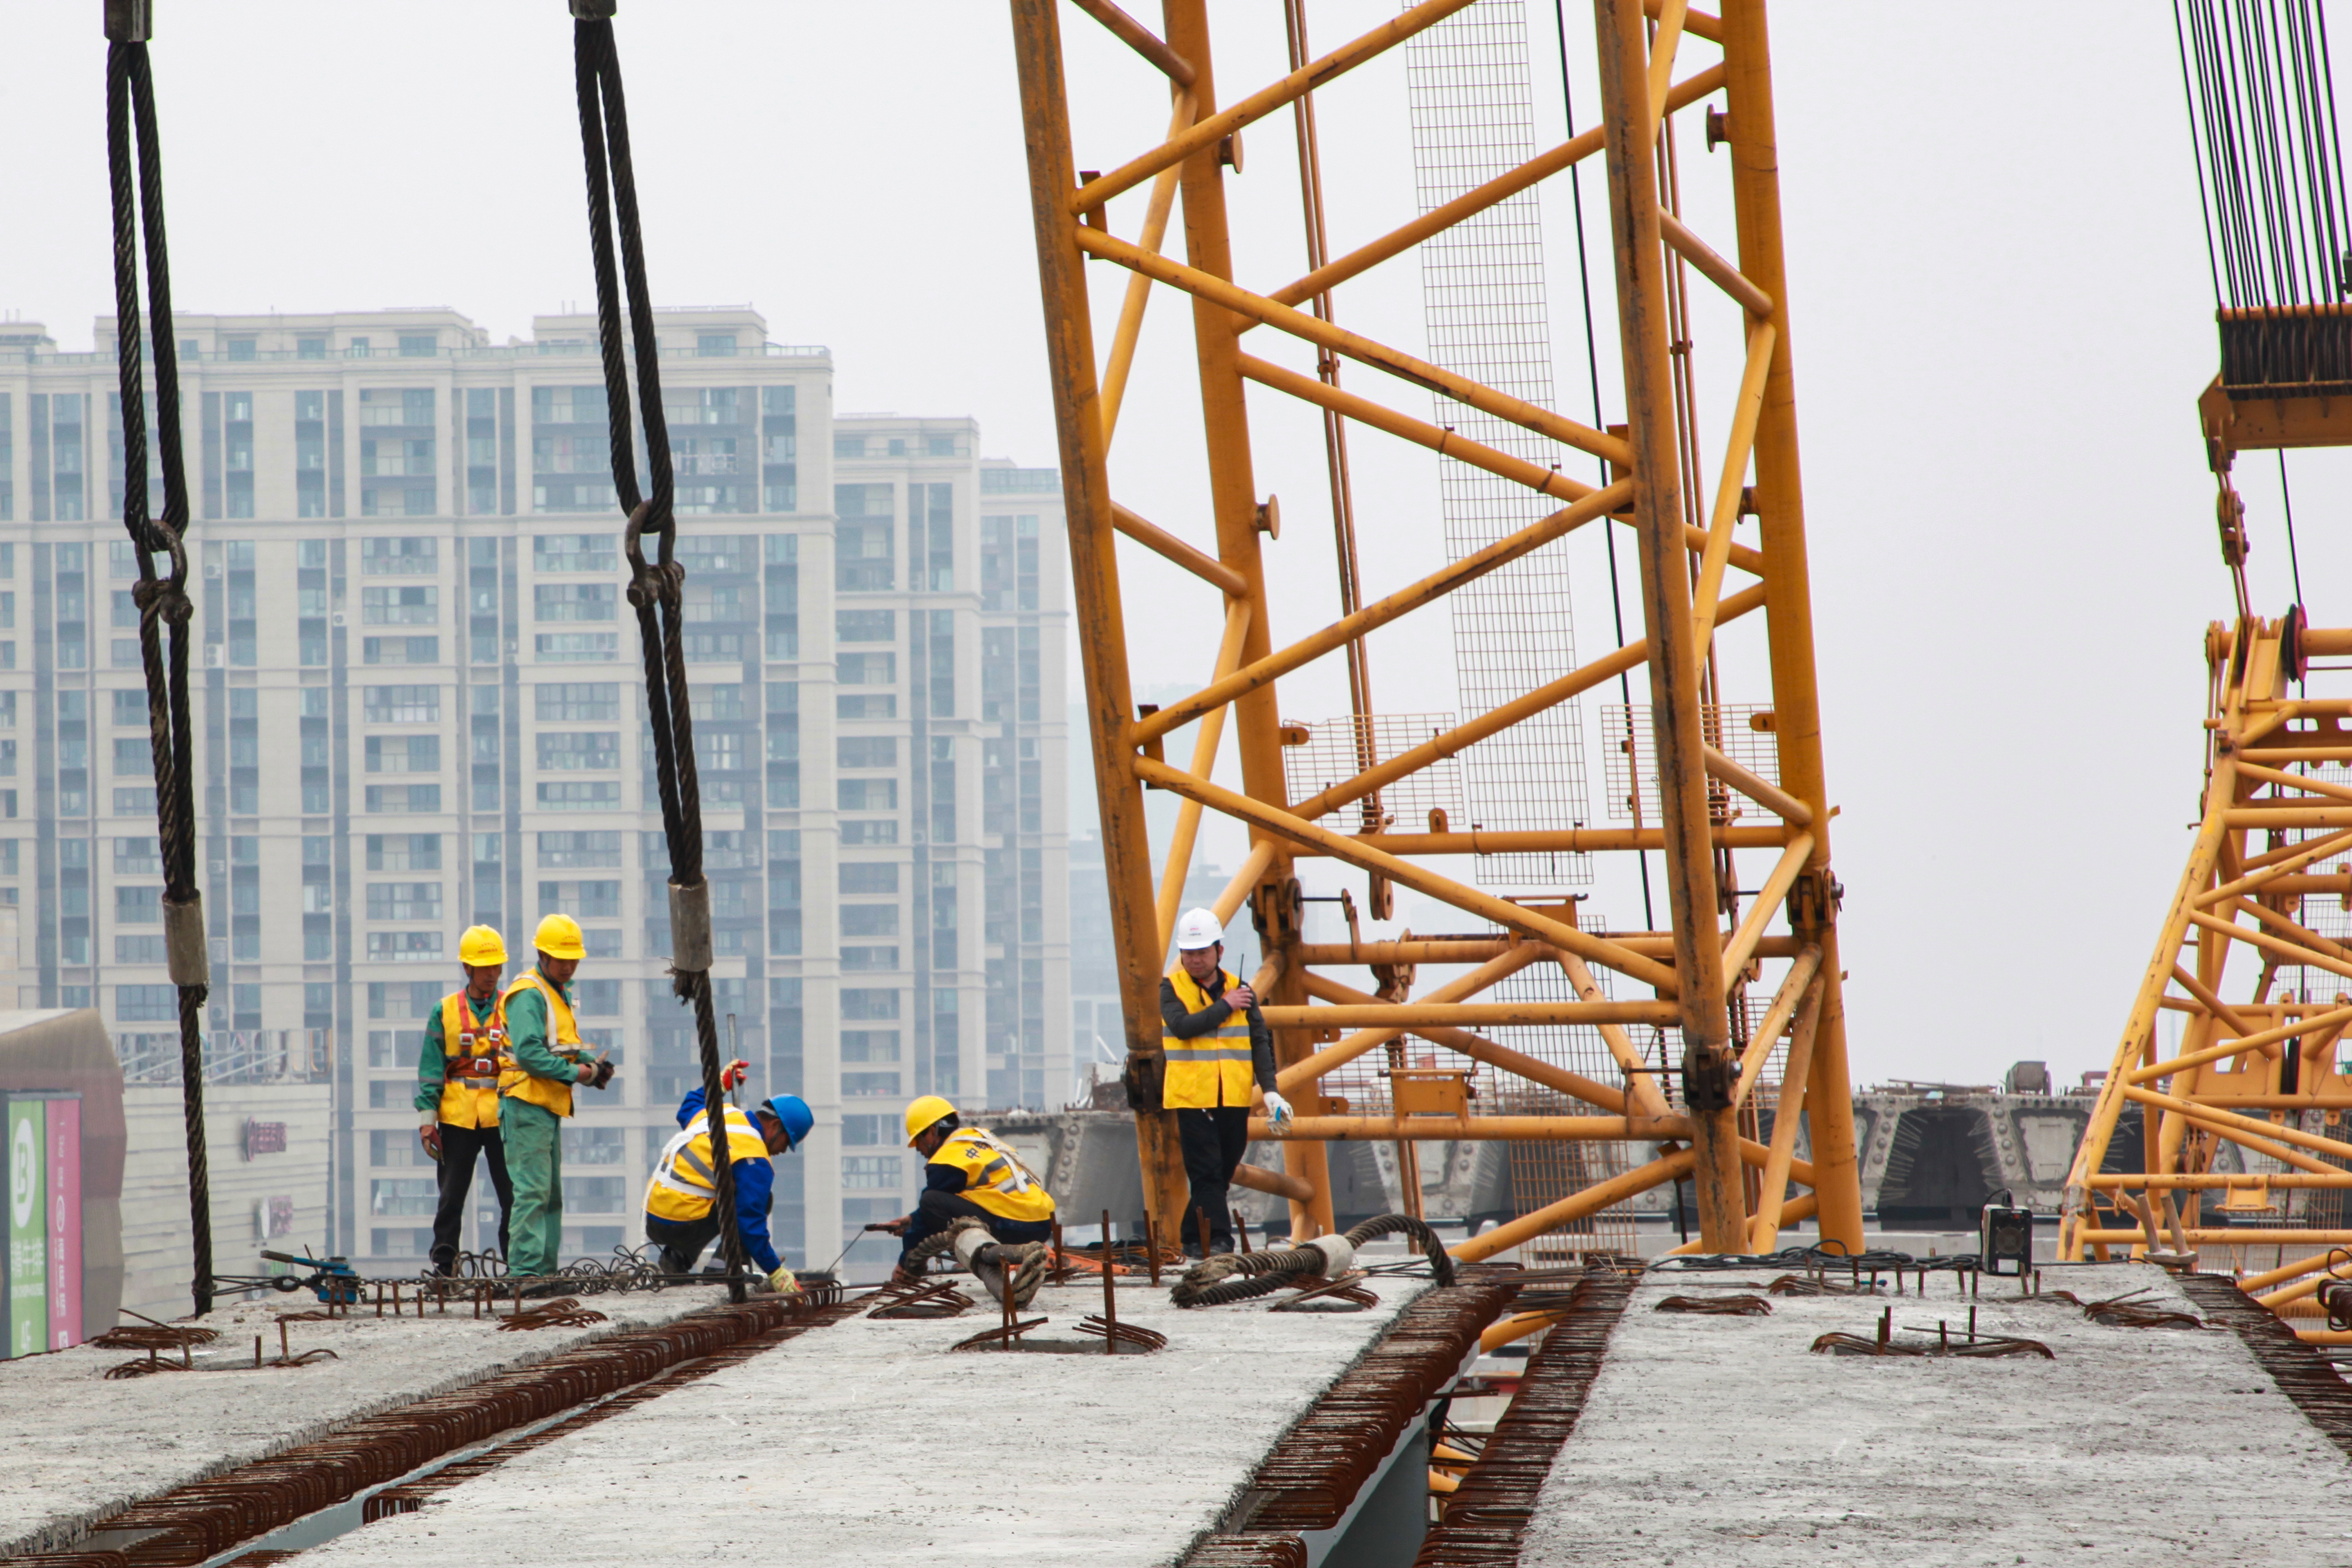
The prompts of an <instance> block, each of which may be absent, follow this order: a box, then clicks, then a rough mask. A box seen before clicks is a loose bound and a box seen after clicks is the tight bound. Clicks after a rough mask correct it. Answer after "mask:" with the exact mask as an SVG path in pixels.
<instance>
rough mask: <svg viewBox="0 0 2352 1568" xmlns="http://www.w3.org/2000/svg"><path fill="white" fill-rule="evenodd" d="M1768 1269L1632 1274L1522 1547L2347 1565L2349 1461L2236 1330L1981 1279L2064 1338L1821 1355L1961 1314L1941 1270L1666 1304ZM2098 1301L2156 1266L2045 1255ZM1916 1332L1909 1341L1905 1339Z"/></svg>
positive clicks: (2138, 1564)
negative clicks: (2022, 1354)
mask: <svg viewBox="0 0 2352 1568" xmlns="http://www.w3.org/2000/svg"><path fill="white" fill-rule="evenodd" d="M1771 1277H1772V1276H1771V1275H1770V1274H1769V1272H1759V1273H1756V1274H1753V1275H1750V1274H1746V1273H1736V1272H1734V1273H1710V1274H1697V1275H1682V1276H1679V1277H1677V1276H1672V1275H1667V1276H1656V1275H1654V1276H1652V1277H1651V1279H1649V1280H1648V1281H1646V1282H1644V1283H1643V1286H1642V1287H1641V1288H1640V1289H1639V1290H1638V1291H1636V1293H1635V1294H1634V1297H1633V1301H1632V1303H1631V1304H1630V1305H1629V1306H1628V1307H1627V1309H1626V1311H1625V1315H1624V1317H1623V1319H1622V1321H1621V1322H1620V1323H1619V1325H1618V1328H1617V1330H1616V1332H1615V1334H1614V1336H1613V1337H1612V1341H1611V1343H1610V1348H1609V1355H1608V1359H1607V1360H1606V1362H1605V1363H1603V1364H1602V1367H1601V1374H1600V1376H1599V1377H1598V1378H1597V1379H1596V1380H1595V1381H1594V1383H1593V1385H1592V1391H1591V1399H1590V1401H1589V1403H1588V1404H1587V1405H1586V1407H1585V1410H1584V1414H1583V1416H1582V1417H1581V1419H1580V1421H1579V1422H1578V1424H1577V1427H1576V1431H1575V1433H1574V1435H1573V1436H1570V1439H1569V1441H1568V1442H1567V1444H1566V1445H1564V1446H1563V1447H1561V1449H1560V1453H1559V1462H1558V1463H1557V1464H1556V1465H1555V1466H1554V1467H1553V1469H1552V1472H1551V1476H1550V1479H1549V1480H1548V1481H1546V1483H1545V1485H1544V1489H1543V1492H1542V1495H1541V1497H1540V1499H1539V1500H1538V1507H1537V1510H1536V1518H1535V1521H1534V1522H1533V1524H1532V1526H1531V1527H1530V1529H1529V1531H1528V1537H1527V1542H1526V1549H1525V1551H1524V1552H1523V1554H1522V1557H1521V1561H1522V1562H1523V1563H1528V1564H1530V1565H1534V1564H1543V1565H1547V1568H1549V1565H1554V1564H1566V1563H1576V1564H1578V1565H1580V1568H1583V1565H1587V1564H1590V1565H1592V1568H1603V1565H1607V1564H1634V1563H1638V1564H1641V1565H1642V1568H1662V1565H1666V1564H1673V1565H1676V1568H1716V1565H1725V1564H1737V1565H1738V1568H1782V1565H1791V1568H1793V1565H1795V1564H1800V1563H1801V1564H1803V1565H1804V1568H1821V1564H1823V1563H1839V1564H1846V1565H1849V1568H1867V1565H1873V1564H1880V1563H1888V1564H1895V1563H1899V1564H1902V1565H1903V1568H1942V1565H1945V1564H1952V1565H1959V1564H1969V1565H1976V1564H2009V1565H2013V1564H2017V1563H2032V1564H2036V1565H2042V1564H2072V1565H2073V1568H2120V1565H2123V1564H2126V1563H2128V1564H2132V1565H2134V1568H2149V1565H2151V1564H2170V1563H2199V1564H2209V1565H2210V1564H2215V1563H2247V1562H2255V1561H2265V1562H2272V1563H2294V1564H2298V1565H2309V1568H2323V1565H2330V1564H2344V1563H2352V1464H2347V1460H2346V1458H2345V1456H2344V1455H2343V1454H2342V1453H2341V1452H2339V1451H2338V1450H2337V1449H2336V1447H2335V1446H2334V1445H2333V1444H2331V1443H2329V1442H2328V1441H2327V1440H2326V1438H2325V1437H2323V1436H2321V1435H2320V1434H2319V1432H2318V1431H2317V1430H2316V1429H2315V1428H2314V1427H2313V1426H2311V1424H2310V1423H2309V1422H2308V1421H2306V1420H2305V1418H2304V1416H2303V1415H2302V1413H2301V1412H2299V1411H2298V1410H2296V1408H2295V1407H2294V1405H2292V1404H2291V1403H2289V1401H2288V1400H2287V1398H2286V1396H2285V1395H2284V1394H2281V1393H2280V1392H2279V1391H2278V1388H2277V1386H2276V1385H2275V1384H2273V1383H2272V1381H2271V1379H2270V1377H2269V1375H2268V1374H2267V1373H2264V1372H2263V1370H2262V1369H2261V1367H2260V1366H2259V1365H2258V1364H2257V1363H2255V1361H2254V1359H2253V1357H2252V1355H2251V1354H2250V1353H2249V1352H2247V1350H2246V1349H2245V1347H2244V1346H2243V1345H2242V1344H2241V1343H2240V1342H2239V1341H2238V1338H2237V1336H2236V1335H2235V1334H2233V1333H2231V1332H2230V1331H2227V1330H2225V1329H2220V1328H2214V1329H2208V1330H2205V1331H2186V1330H2173V1329H2123V1328H2104V1327H2101V1326H2099V1325H2096V1324H2094V1323H2091V1322H2088V1321H2085V1320H2084V1317H2083V1315H2082V1313H2081V1312H2080V1311H2079V1310H2075V1309H2074V1308H2073V1307H2070V1306H2067V1305H2066V1304H2064V1303H2063V1302H2061V1301H2057V1300H2051V1299H2048V1298H2046V1297H2045V1298H2044V1299H2043V1300H2040V1301H2038V1302H2037V1301H2021V1300H2019V1299H2018V1297H2017V1295H2016V1293H2015V1287H2014V1286H2013V1285H2012V1284H2009V1283H2006V1282H2004V1283H2000V1284H1996V1283H1995V1282H1994V1281H1991V1280H1987V1281H1985V1286H1984V1294H1983V1296H1982V1297H1981V1299H1980V1300H1979V1317H1978V1326H1979V1331H1980V1332H1984V1333H1991V1334H2009V1335H2018V1336H2022V1337H2026V1338H2032V1339H2037V1340H2040V1341H2042V1342H2044V1343H2046V1344H2048V1345H2049V1346H2050V1347H2051V1349H2052V1350H2053V1351H2054V1352H2057V1359H2056V1360H2055V1361H2043V1360H2042V1359H2040V1358H2039V1357H2033V1358H2030V1359H2029V1358H2018V1359H2014V1360H2000V1361H1962V1360H1944V1361H1937V1360H1912V1359H1907V1358H1906V1359H1876V1358H1866V1357H1841V1356H1832V1355H1813V1354H1810V1353H1808V1347H1809V1346H1810V1345H1811V1343H1812V1342H1813V1340H1814V1339H1815V1337H1816V1336H1818V1335H1821V1334H1823V1333H1826V1332H1829V1331H1832V1330H1843V1331H1846V1332H1848V1333H1855V1334H1864V1335H1874V1334H1875V1332H1876V1325H1877V1320H1878V1315H1879V1312H1880V1310H1881V1307H1882V1306H1892V1307H1893V1308H1894V1309H1895V1324H1896V1325H1897V1326H1898V1327H1901V1326H1905V1325H1912V1326H1924V1327H1926V1328H1927V1329H1928V1330H1929V1331H1933V1330H1934V1328H1935V1326H1936V1323H1937V1320H1939V1319H1941V1320H1944V1321H1948V1322H1950V1323H1951V1324H1952V1325H1953V1328H1954V1331H1955V1332H1956V1333H1965V1331H1966V1328H1967V1322H1968V1303H1967V1301H1966V1300H1963V1299H1961V1298H1959V1297H1958V1295H1957V1294H1956V1292H1955V1290H1954V1287H1953V1277H1952V1276H1951V1275H1949V1274H1942V1275H1931V1276H1930V1277H1929V1284H1928V1294H1927V1299H1926V1300H1924V1301H1922V1300H1920V1299H1919V1297H1918V1296H1917V1295H1916V1292H1915V1293H1913V1294H1908V1295H1906V1296H1904V1297H1901V1298H1899V1299H1897V1298H1893V1297H1889V1298H1888V1299H1887V1300H1885V1302H1873V1301H1870V1300H1864V1299H1856V1298H1835V1297H1832V1298H1819V1299H1813V1300H1800V1299H1790V1298H1780V1297H1776V1298H1773V1299H1772V1308H1773V1314H1772V1316H1771V1317H1769V1318H1706V1317H1685V1316H1677V1315H1673V1314H1667V1313H1661V1312H1658V1311H1656V1310H1654V1307H1655V1305H1656V1303H1657V1301H1658V1300H1659V1299H1660V1298H1661V1297H1663V1296H1666V1295H1669V1294H1675V1293H1682V1294H1688V1295H1713V1294H1717V1293H1718V1290H1717V1289H1715V1288H1719V1287H1723V1286H1726V1285H1728V1284H1729V1283H1730V1282H1732V1281H1735V1280H1748V1281H1751V1282H1752V1284H1753V1286H1754V1287H1755V1289H1756V1290H1757V1292H1758V1293H1759V1294H1760V1293H1761V1288H1762V1286H1763V1285H1764V1284H1765V1283H1766V1282H1767V1281H1768V1280H1769V1279H1770V1278H1771ZM2042 1280H2043V1286H2044V1289H2067V1290H2071V1291H2073V1292H2074V1294H2076V1295H2077V1296H2080V1297H2081V1298H2082V1299H2083V1300H2086V1301H2089V1300H2098V1299H2100V1298H2102V1297H2113V1296H2119V1295H2123V1294H2125V1293H2126V1292H2128V1291H2132V1290H2139V1289H2146V1290H2147V1291H2148V1294H2147V1296H2145V1297H2143V1298H2141V1300H2143V1301H2147V1302H2149V1303H2151V1304H2159V1303H2160V1304H2161V1305H2163V1306H2165V1307H2168V1308H2170V1309H2173V1310H2194V1309H2193V1308H2192V1307H2191V1306H2190V1304H2189V1302H2188V1301H2187V1300H2185V1299H2184V1298H2183V1297H2182V1296H2181V1295H2180V1293H2179V1291H2178V1290H2177V1289H2174V1287H2173V1286H2172V1284H2171V1283H2170V1281H2169V1280H2168V1279H2167V1278H2166V1276H2165V1275H2164V1273H2163V1272H2162V1271H2161V1270H2160V1269H2157V1268H2150V1267H2147V1266H2146V1265H2136V1264H2116V1265H2108V1266H2094V1267H2086V1268H2049V1269H2046V1270H2045V1271H2044V1273H2043V1276H2042ZM1910 1337H1911V1338H1913V1339H1915V1340H1916V1338H1917V1336H1910Z"/></svg>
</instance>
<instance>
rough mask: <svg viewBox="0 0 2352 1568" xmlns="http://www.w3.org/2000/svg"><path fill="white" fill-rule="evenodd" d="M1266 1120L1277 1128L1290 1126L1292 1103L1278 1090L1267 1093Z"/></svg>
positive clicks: (1269, 1090) (1268, 1090)
mask: <svg viewBox="0 0 2352 1568" xmlns="http://www.w3.org/2000/svg"><path fill="white" fill-rule="evenodd" d="M1265 1119H1266V1120H1267V1121H1271V1122H1273V1123H1274V1124H1275V1125H1276V1127H1287V1126H1289V1125H1290V1101H1288V1100H1285V1099H1283V1098H1282V1093H1281V1091H1280V1090H1278V1089H1267V1090H1266V1091H1265Z"/></svg>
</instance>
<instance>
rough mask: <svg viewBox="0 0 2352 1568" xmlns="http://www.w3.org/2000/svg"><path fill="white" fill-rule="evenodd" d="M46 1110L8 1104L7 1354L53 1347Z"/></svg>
mask: <svg viewBox="0 0 2352 1568" xmlns="http://www.w3.org/2000/svg"><path fill="white" fill-rule="evenodd" d="M47 1109H48V1108H47V1105H46V1104H45V1103H44V1102H42V1101H40V1100H11V1101H10V1102H9V1103H8V1354H9V1355H11V1356H20V1355H36V1354H38V1353H39V1352H42V1351H45V1350H47V1349H48V1345H49V1226H48V1213H47V1210H48V1180H47V1178H48V1173H49V1163H48V1161H47V1158H45V1155H46V1154H47V1149H46V1147H45V1146H44V1145H45V1138H44V1134H45V1133H46V1131H47V1127H46V1123H47V1117H46V1116H45V1115H44V1114H43V1112H45V1111H46V1110H47Z"/></svg>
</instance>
